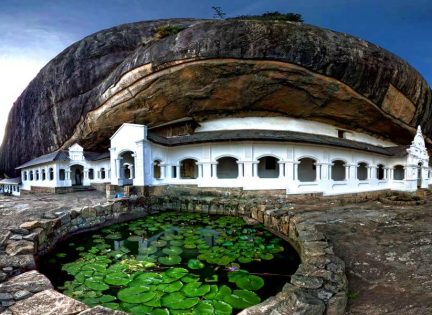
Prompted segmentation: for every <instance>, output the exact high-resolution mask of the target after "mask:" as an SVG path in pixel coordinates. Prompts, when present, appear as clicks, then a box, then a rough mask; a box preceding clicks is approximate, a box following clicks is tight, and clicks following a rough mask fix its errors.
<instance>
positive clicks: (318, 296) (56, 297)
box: [0, 194, 347, 315]
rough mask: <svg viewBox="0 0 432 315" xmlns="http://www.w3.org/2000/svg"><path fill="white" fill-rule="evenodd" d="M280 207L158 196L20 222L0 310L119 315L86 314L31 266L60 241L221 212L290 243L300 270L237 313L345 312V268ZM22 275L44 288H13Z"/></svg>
mask: <svg viewBox="0 0 432 315" xmlns="http://www.w3.org/2000/svg"><path fill="white" fill-rule="evenodd" d="M285 204H286V200H285V199H284V198H250V197H249V198H232V197H229V196H227V197H223V196H222V197H221V196H220V195H219V196H216V195H215V196H193V195H183V194H178V195H176V194H162V195H160V196H156V195H152V196H147V197H137V198H128V199H121V200H116V201H112V202H107V203H105V204H100V205H97V206H93V207H83V208H80V209H72V210H70V211H63V212H56V213H55V214H53V215H52V217H48V218H46V219H38V220H34V221H30V222H26V223H23V224H21V225H20V226H19V227H16V228H14V229H11V231H10V233H8V234H7V235H6V237H4V239H3V240H0V246H1V247H2V248H1V249H2V254H1V255H0V268H1V269H2V271H1V272H0V279H1V280H2V281H5V280H8V281H7V282H4V283H1V284H0V302H1V306H0V311H1V310H3V311H4V312H3V313H1V314H2V315H6V314H23V313H20V310H23V309H31V310H32V311H31V312H30V311H29V313H25V314H44V310H46V309H49V307H50V305H47V304H50V303H53V304H56V303H57V304H56V305H58V303H59V302H61V303H63V304H64V307H65V308H67V307H70V308H73V309H74V310H75V311H74V312H71V314H122V313H120V312H118V313H115V312H114V311H110V310H103V311H104V313H97V312H98V311H97V310H96V311H94V312H93V309H92V310H87V307H86V306H85V305H83V304H82V303H79V302H77V301H74V300H72V299H70V298H68V297H66V296H64V295H62V294H60V293H58V292H55V291H53V290H52V287H51V286H50V283H49V281H48V279H46V278H45V277H44V276H43V275H40V274H39V273H37V272H36V271H34V269H35V268H36V263H35V260H37V257H38V256H39V255H41V254H43V253H45V252H46V251H48V250H50V249H52V248H53V247H54V246H55V244H56V243H57V242H58V241H60V240H62V239H65V238H67V237H69V236H71V235H73V234H76V233H79V232H83V231H88V230H92V229H98V228H100V227H102V226H106V225H110V224H113V223H117V222H123V221H127V220H130V219H134V218H138V217H144V216H146V215H148V214H153V213H157V212H159V211H165V210H174V211H179V212H183V211H185V212H186V211H187V212H201V213H208V214H222V215H231V216H240V217H245V219H247V220H255V221H258V222H261V223H263V224H264V225H265V227H266V228H267V229H269V230H270V231H272V232H273V233H274V234H277V235H278V236H280V237H282V238H284V239H286V240H287V241H289V242H290V243H291V244H292V245H293V246H294V247H295V248H296V249H297V250H298V252H299V254H300V256H301V264H300V266H299V268H298V270H297V272H296V273H295V274H294V275H293V276H292V277H291V281H290V282H289V283H287V284H286V285H285V286H284V288H283V290H282V291H281V292H280V293H279V294H277V295H276V296H274V297H271V298H269V299H267V300H266V301H264V302H262V303H261V304H259V305H257V306H254V307H251V308H249V309H246V310H244V311H242V312H241V314H243V315H244V314H248V315H250V314H270V312H272V314H286V310H288V309H289V310H291V311H292V313H295V314H326V315H333V314H343V313H344V309H345V306H346V302H347V295H346V293H347V280H346V277H345V265H344V262H343V261H342V260H341V259H339V258H338V257H337V256H335V255H334V254H333V249H332V246H331V244H329V242H328V241H327V239H326V238H325V236H324V235H323V234H322V233H321V232H319V231H318V230H317V228H316V227H315V226H314V225H311V224H310V223H307V222H301V220H300V217H297V216H296V214H295V212H293V211H292V210H289V209H287V208H286V207H285V206H284V205H285ZM32 270H33V271H32ZM24 275H26V276H24ZM14 276H15V277H14ZM11 277H13V278H11ZM20 277H21V278H20ZM23 277H24V279H32V278H34V277H37V278H38V279H39V280H40V279H46V280H44V281H45V282H46V281H48V283H45V285H44V286H43V287H42V288H41V290H40V291H38V292H35V290H33V291H32V290H30V287H29V286H30V284H31V282H32V281H31V280H28V281H27V283H28V285H27V286H24V285H18V284H19V283H20V281H21V280H22V278H23ZM26 277H27V278H26ZM20 279H21V280H20ZM40 281H42V280H40ZM17 283H18V284H17ZM14 285H15V289H16V290H15V289H14V291H13V292H12V290H11V289H10V288H11V286H14ZM6 288H9V289H6ZM7 290H9V291H10V292H9V291H8V292H7V293H8V294H2V292H4V291H7ZM19 291H23V292H19ZM24 291H25V292H24ZM36 291H37V290H36ZM52 307H54V306H52ZM99 309H100V308H99ZM62 312H63V313H67V312H66V310H58V312H57V313H59V314H62ZM80 312H82V313H80ZM86 312H90V313H86ZM92 312H93V313H92ZM290 314H291V313H290Z"/></svg>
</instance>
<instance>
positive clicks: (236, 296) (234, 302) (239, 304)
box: [224, 290, 261, 309]
mask: <svg viewBox="0 0 432 315" xmlns="http://www.w3.org/2000/svg"><path fill="white" fill-rule="evenodd" d="M224 302H226V303H228V304H229V305H231V306H232V307H233V308H236V309H244V308H247V307H250V306H253V305H255V304H258V303H259V302H261V298H260V297H259V296H258V295H256V293H254V292H252V291H248V290H234V292H233V293H232V294H231V295H227V296H225V298H224Z"/></svg>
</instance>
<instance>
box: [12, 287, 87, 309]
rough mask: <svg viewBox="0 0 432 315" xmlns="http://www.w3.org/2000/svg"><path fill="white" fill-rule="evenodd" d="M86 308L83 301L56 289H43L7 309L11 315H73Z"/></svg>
mask: <svg viewBox="0 0 432 315" xmlns="http://www.w3.org/2000/svg"><path fill="white" fill-rule="evenodd" d="M86 308H87V307H86V306H85V305H84V304H83V303H81V302H78V301H76V300H74V299H71V298H70V297H67V296H66V295H63V294H61V293H58V292H57V291H54V290H45V291H42V292H39V293H37V294H35V295H33V296H32V297H31V298H28V299H26V300H23V301H19V302H17V303H15V304H14V305H13V306H11V307H10V308H9V311H10V312H11V313H12V314H13V315H41V314H44V315H55V314H63V315H74V314H79V313H81V312H82V311H84V310H85V309H86Z"/></svg>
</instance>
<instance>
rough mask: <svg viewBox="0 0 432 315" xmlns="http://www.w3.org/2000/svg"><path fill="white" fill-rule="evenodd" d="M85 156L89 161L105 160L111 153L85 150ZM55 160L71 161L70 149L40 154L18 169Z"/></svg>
mask: <svg viewBox="0 0 432 315" xmlns="http://www.w3.org/2000/svg"><path fill="white" fill-rule="evenodd" d="M84 157H85V159H86V160H89V161H100V160H104V159H109V158H110V153H109V152H103V153H98V152H89V151H84ZM54 161H63V162H68V161H70V159H69V151H66V150H59V151H55V152H51V153H48V154H45V155H42V156H39V157H37V158H35V159H33V160H30V161H28V162H26V163H24V164H23V165H20V166H18V167H17V168H16V169H22V168H27V167H30V166H35V165H41V164H46V163H50V162H54Z"/></svg>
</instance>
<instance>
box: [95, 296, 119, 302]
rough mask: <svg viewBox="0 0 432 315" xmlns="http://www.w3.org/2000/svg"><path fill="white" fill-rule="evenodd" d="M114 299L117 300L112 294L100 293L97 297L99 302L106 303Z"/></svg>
mask: <svg viewBox="0 0 432 315" xmlns="http://www.w3.org/2000/svg"><path fill="white" fill-rule="evenodd" d="M115 300H117V298H116V297H115V296H112V295H102V296H101V297H100V298H99V302H101V303H108V302H112V301H115Z"/></svg>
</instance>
